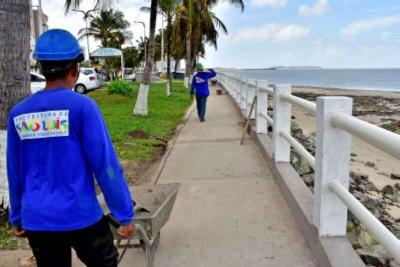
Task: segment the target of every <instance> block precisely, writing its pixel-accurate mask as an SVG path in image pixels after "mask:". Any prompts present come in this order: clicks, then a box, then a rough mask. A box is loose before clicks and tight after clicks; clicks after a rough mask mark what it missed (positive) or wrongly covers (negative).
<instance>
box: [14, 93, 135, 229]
mask: <svg viewBox="0 0 400 267" xmlns="http://www.w3.org/2000/svg"><path fill="white" fill-rule="evenodd" d="M7 174H8V182H9V191H10V222H11V224H12V225H14V226H21V227H22V228H23V229H26V230H32V231H69V230H76V229H81V228H84V227H87V226H89V225H92V224H94V223H96V222H97V221H98V220H100V219H101V217H102V216H103V211H102V209H101V207H100V204H99V203H98V201H97V198H96V191H95V179H94V176H95V177H96V180H97V182H98V184H99V186H100V188H101V190H102V191H103V194H104V198H105V200H106V203H107V205H108V207H109V209H110V210H111V212H112V213H113V215H114V216H115V217H116V219H118V220H119V221H120V222H121V223H122V224H129V223H130V222H131V221H132V219H133V216H134V211H133V204H132V199H131V196H130V193H129V189H128V186H127V183H126V181H125V177H124V174H123V171H122V168H121V165H120V164H119V162H118V159H117V156H116V153H115V151H114V148H113V145H112V143H111V139H110V136H109V133H108V131H107V128H106V125H105V122H104V120H103V117H102V115H101V113H100V110H99V108H98V107H97V105H96V103H95V102H94V101H93V100H92V99H90V98H88V97H85V96H82V95H79V94H76V93H74V92H72V91H71V90H70V89H68V88H59V89H52V90H44V91H40V92H38V93H36V94H34V95H32V96H30V97H29V98H27V99H25V100H24V101H22V102H21V103H19V104H18V105H16V106H15V107H14V108H13V109H12V110H11V113H10V116H9V120H8V124H7Z"/></svg>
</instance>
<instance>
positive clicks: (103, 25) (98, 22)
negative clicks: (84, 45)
mask: <svg viewBox="0 0 400 267" xmlns="http://www.w3.org/2000/svg"><path fill="white" fill-rule="evenodd" d="M128 27H129V22H128V21H127V20H125V19H124V13H122V12H121V11H118V10H115V11H114V10H113V9H110V10H104V11H101V12H100V14H99V15H98V16H95V17H93V19H92V21H91V22H90V26H89V28H87V29H86V28H83V29H81V30H80V31H79V33H78V35H79V39H80V40H81V39H83V38H86V37H87V36H92V37H94V39H96V40H100V41H101V45H102V46H103V47H115V48H121V45H122V44H124V43H125V41H126V40H127V39H129V38H131V34H130V33H129V32H128V31H127V28H128Z"/></svg>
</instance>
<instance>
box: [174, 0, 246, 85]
mask: <svg viewBox="0 0 400 267" xmlns="http://www.w3.org/2000/svg"><path fill="white" fill-rule="evenodd" d="M219 2H220V1H219V0H206V1H200V0H184V1H183V3H182V5H181V6H180V7H179V8H178V9H177V13H178V22H177V23H178V24H179V26H178V28H179V29H180V30H181V31H182V30H183V29H184V31H186V34H185V36H186V40H185V42H186V67H185V81H184V83H185V86H187V87H188V86H189V76H190V74H191V72H192V69H193V66H194V63H195V61H196V60H197V57H198V56H199V52H200V51H201V50H202V49H204V47H202V46H203V45H204V42H208V43H210V44H212V45H213V46H214V47H215V48H217V39H218V29H222V31H223V32H224V33H228V31H227V28H226V26H225V25H224V24H223V22H222V21H221V20H220V19H219V18H218V17H216V15H215V14H214V13H213V12H212V11H211V9H212V8H213V7H215V6H216V5H217V4H218V3H219ZM228 2H229V3H230V4H232V5H234V6H237V7H239V8H241V10H242V11H243V9H244V2H243V0H229V1H228ZM181 34H183V32H181Z"/></svg>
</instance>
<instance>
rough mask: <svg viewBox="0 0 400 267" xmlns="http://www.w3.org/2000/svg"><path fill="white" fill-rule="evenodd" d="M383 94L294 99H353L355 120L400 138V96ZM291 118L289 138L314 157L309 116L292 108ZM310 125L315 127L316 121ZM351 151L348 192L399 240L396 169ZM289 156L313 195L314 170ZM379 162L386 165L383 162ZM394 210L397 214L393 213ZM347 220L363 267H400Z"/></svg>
mask: <svg viewBox="0 0 400 267" xmlns="http://www.w3.org/2000/svg"><path fill="white" fill-rule="evenodd" d="M384 94H385V93H382V96H378V95H368V92H365V91H361V92H360V91H355V90H354V91H349V92H348V91H342V90H334V91H333V92H332V91H330V90H323V89H316V90H315V91H310V90H302V89H301V88H297V90H296V89H295V90H294V95H296V96H299V97H301V98H304V99H307V100H310V101H315V100H316V98H317V97H319V96H327V95H344V96H349V97H352V98H353V115H354V116H356V117H358V118H360V119H362V120H365V121H368V122H370V123H373V124H375V125H378V126H380V127H383V128H386V129H387V130H390V131H393V132H395V133H398V134H400V95H399V98H397V97H395V96H393V95H391V96H390V97H388V96H384ZM390 94H393V93H390ZM293 115H294V116H293V117H292V128H291V130H292V136H293V137H294V138H296V139H297V140H298V141H299V142H300V143H302V144H303V146H304V147H305V148H306V149H307V150H308V151H309V152H310V153H311V154H313V155H315V128H313V127H312V126H311V124H312V123H310V122H309V121H308V120H309V118H310V117H311V114H307V112H304V111H300V110H298V109H296V108H294V111H293ZM304 117H306V118H304ZM306 120H307V122H306ZM313 122H314V123H315V121H313ZM313 126H314V127H315V125H313ZM353 139H354V138H353ZM353 143H355V144H353V146H355V147H360V146H362V145H363V144H362V143H360V142H359V141H358V140H354V142H353ZM353 150H356V149H352V154H351V172H350V174H349V175H350V192H351V193H352V194H353V195H354V196H355V197H356V198H357V199H358V200H360V201H361V202H362V203H363V205H364V206H365V207H367V209H368V210H370V211H371V212H372V214H374V215H375V216H376V217H377V218H378V219H379V220H380V221H381V222H382V223H383V224H385V226H386V227H387V228H388V229H389V230H391V231H392V232H393V233H394V234H395V235H396V236H397V237H398V238H400V215H399V212H398V211H399V210H400V174H399V173H398V172H396V169H395V166H396V165H394V166H391V167H392V168H393V169H392V172H388V169H387V168H386V169H385V170H380V168H379V166H378V165H379V164H378V163H379V162H375V161H378V160H379V158H378V159H377V158H374V157H371V158H368V154H367V153H364V151H362V150H361V153H360V155H358V154H357V153H355V152H353ZM291 154H292V156H291V163H292V165H293V166H294V168H295V169H296V170H297V172H298V173H299V175H300V176H301V177H302V179H303V181H304V183H305V184H306V185H307V186H308V187H309V188H310V190H311V191H313V186H314V170H313V169H312V168H311V167H310V166H309V165H308V164H307V162H306V161H305V160H304V159H302V158H301V157H300V156H299V155H298V154H297V153H296V152H295V151H294V150H292V153H291ZM364 154H366V155H364ZM381 160H382V161H386V158H383V159H381ZM391 160H394V159H391ZM397 166H398V162H397ZM370 173H373V174H375V175H371V174H370ZM371 178H373V179H371ZM382 180H384V181H382ZM378 181H379V182H378ZM394 210H395V211H396V212H393V211H394ZM348 220H349V222H348V227H347V238H348V239H349V241H350V242H351V243H352V245H353V247H354V249H355V250H356V251H357V252H358V254H359V255H360V257H361V258H362V259H363V261H364V262H365V264H366V265H368V266H380V267H386V266H390V267H394V266H400V265H398V264H397V263H395V261H394V260H393V259H392V258H391V257H390V255H388V253H387V252H386V251H385V250H384V249H383V247H382V246H381V245H379V243H378V242H377V241H376V240H374V238H373V237H372V236H371V235H370V234H369V233H368V232H367V231H366V230H365V228H364V227H363V226H362V225H360V223H359V222H358V220H357V219H356V218H355V217H354V216H352V214H351V212H349V216H348Z"/></svg>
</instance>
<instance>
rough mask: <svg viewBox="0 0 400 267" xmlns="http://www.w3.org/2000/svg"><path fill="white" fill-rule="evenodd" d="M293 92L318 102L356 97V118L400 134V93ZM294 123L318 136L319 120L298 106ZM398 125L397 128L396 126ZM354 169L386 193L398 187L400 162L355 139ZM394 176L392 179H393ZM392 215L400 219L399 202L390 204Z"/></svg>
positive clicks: (295, 90)
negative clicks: (322, 98)
mask: <svg viewBox="0 0 400 267" xmlns="http://www.w3.org/2000/svg"><path fill="white" fill-rule="evenodd" d="M293 93H294V94H295V95H297V96H300V97H302V98H306V99H308V100H312V101H315V98H316V97H318V96H328V95H340V96H349V97H352V98H353V115H355V116H356V117H358V118H359V119H361V120H364V121H367V122H370V123H373V124H375V125H378V126H387V127H386V128H388V129H389V130H392V131H394V132H397V133H400V132H399V127H398V125H399V123H398V122H399V121H400V93H394V92H382V91H363V90H340V89H325V88H310V87H295V88H293ZM293 115H294V116H295V119H294V121H295V122H296V123H297V124H298V126H299V127H300V128H301V129H302V130H303V133H304V134H305V135H306V136H311V135H315V117H314V115H312V114H311V113H308V112H306V111H304V110H303V109H300V108H298V107H293ZM393 126H394V127H393ZM351 150H352V157H351V158H352V161H351V170H352V171H354V172H358V173H362V174H366V175H368V179H369V180H370V181H371V182H372V183H373V184H374V185H375V186H376V187H377V188H378V189H379V190H382V189H383V188H384V187H385V186H386V185H392V186H393V185H394V184H396V183H399V182H400V180H397V179H393V175H399V174H400V169H399V163H400V162H399V160H398V159H395V158H393V157H392V156H391V155H388V154H386V153H385V152H383V151H381V150H379V149H377V148H375V147H373V146H371V145H370V144H367V143H365V142H364V141H363V140H361V139H359V138H357V137H354V136H353V137H352V149H351ZM391 176H392V178H391ZM387 208H388V212H389V213H390V214H391V216H392V217H393V218H394V219H400V206H399V203H394V204H393V205H390V206H389V207H387Z"/></svg>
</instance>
